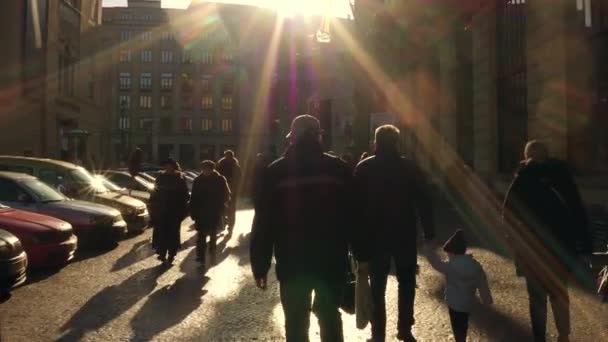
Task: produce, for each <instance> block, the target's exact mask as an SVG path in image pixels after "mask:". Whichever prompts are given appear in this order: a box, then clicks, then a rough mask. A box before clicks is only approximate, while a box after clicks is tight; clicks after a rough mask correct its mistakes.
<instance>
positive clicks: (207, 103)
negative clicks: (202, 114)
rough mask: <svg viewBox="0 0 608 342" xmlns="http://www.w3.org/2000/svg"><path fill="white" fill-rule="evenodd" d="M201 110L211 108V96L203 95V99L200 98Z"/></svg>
mask: <svg viewBox="0 0 608 342" xmlns="http://www.w3.org/2000/svg"><path fill="white" fill-rule="evenodd" d="M201 108H203V109H211V108H213V96H211V95H203V97H202V98H201Z"/></svg>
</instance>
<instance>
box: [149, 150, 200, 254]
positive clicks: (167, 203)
mask: <svg viewBox="0 0 608 342" xmlns="http://www.w3.org/2000/svg"><path fill="white" fill-rule="evenodd" d="M162 165H163V167H164V168H165V172H163V173H162V174H160V175H159V176H158V177H157V178H156V184H155V188H154V189H155V190H154V192H153V193H152V195H151V196H150V215H151V219H152V224H153V226H154V230H153V233H152V247H153V248H154V249H155V250H156V253H157V254H158V260H160V261H162V262H168V264H171V263H172V262H173V259H174V258H175V254H176V253H177V250H178V248H179V246H180V244H181V241H180V227H181V223H182V221H183V220H184V218H186V216H187V215H188V199H189V197H190V195H189V193H188V187H187V186H186V181H185V180H184V178H183V177H182V174H181V171H180V167H179V164H178V163H177V162H176V161H175V160H173V159H171V158H169V159H168V160H167V161H165V162H164V163H163V164H162Z"/></svg>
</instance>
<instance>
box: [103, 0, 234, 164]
mask: <svg viewBox="0 0 608 342" xmlns="http://www.w3.org/2000/svg"><path fill="white" fill-rule="evenodd" d="M103 13H104V16H103V29H102V31H103V44H104V48H105V49H107V50H108V51H112V53H111V56H109V58H111V63H110V64H111V66H112V67H111V69H110V70H109V72H108V73H107V75H108V77H107V80H106V81H107V87H106V91H107V92H108V96H107V108H108V111H109V117H110V124H109V126H110V128H109V131H110V132H111V141H112V160H113V162H114V164H117V163H120V162H124V161H125V160H126V158H128V154H129V151H131V150H132V149H133V148H134V147H135V146H137V147H140V148H141V149H142V150H143V151H144V155H145V158H146V160H147V161H150V162H158V161H160V160H163V159H165V158H167V157H169V156H171V157H173V158H175V159H177V160H179V161H180V162H181V163H182V164H184V166H186V167H189V168H192V167H195V166H196V165H198V161H200V160H204V159H213V160H216V159H217V158H218V157H219V156H220V153H221V152H222V151H223V150H225V149H237V147H238V145H239V143H240V141H239V136H240V131H241V127H240V125H239V122H240V121H239V120H238V118H239V117H240V116H241V114H242V111H241V110H240V108H241V107H240V101H239V98H240V82H241V80H240V77H241V74H242V72H243V70H242V67H241V65H240V58H239V57H240V56H239V55H238V51H239V38H240V37H239V36H238V34H234V32H233V31H230V29H229V27H228V25H229V23H228V22H227V21H226V20H223V19H222V16H221V14H222V13H220V12H219V7H217V6H216V5H215V4H193V5H191V6H190V7H189V8H188V9H185V10H177V9H163V8H161V5H160V1H129V3H128V7H116V8H104V10H103Z"/></svg>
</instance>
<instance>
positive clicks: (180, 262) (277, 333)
mask: <svg viewBox="0 0 608 342" xmlns="http://www.w3.org/2000/svg"><path fill="white" fill-rule="evenodd" d="M252 217H253V212H252V211H251V210H242V211H240V212H239V215H238V219H237V221H238V225H237V227H236V229H235V232H234V234H233V236H232V238H231V239H230V240H229V241H225V239H222V240H220V248H219V249H218V252H219V256H218V258H217V265H216V266H215V267H212V268H210V269H209V271H208V272H207V273H206V274H205V275H203V274H202V273H203V272H201V270H200V269H199V268H198V267H197V264H196V262H195V260H194V259H195V254H194V248H193V247H194V241H195V240H194V233H193V231H192V230H190V228H189V226H190V223H191V222H189V221H186V222H184V224H183V227H182V240H183V241H185V242H184V246H183V248H182V250H181V251H180V253H179V254H178V256H177V258H176V262H175V264H174V266H173V267H172V268H170V269H168V270H165V271H163V268H162V267H159V265H158V264H159V262H158V261H157V260H156V258H155V257H154V256H153V253H152V251H151V249H150V246H149V243H148V241H149V238H150V234H151V232H150V231H148V232H146V233H144V234H142V235H139V236H136V237H133V238H130V239H127V240H125V241H123V242H121V244H120V245H119V246H118V247H117V248H115V249H114V250H112V251H109V252H106V253H103V254H101V255H94V256H84V257H83V256H81V257H80V258H79V260H76V261H75V262H73V263H71V264H70V265H68V266H67V267H65V268H64V269H62V270H61V271H59V272H58V273H56V274H52V275H49V274H46V275H44V274H43V275H41V274H36V275H34V276H33V278H32V280H31V281H30V283H29V284H27V285H25V286H22V287H20V288H18V289H16V290H15V291H14V293H13V298H12V299H11V300H10V301H9V302H8V303H5V304H3V305H1V306H0V315H1V316H0V322H1V324H2V325H1V332H2V341H6V342H12V341H24V342H30V341H52V340H58V341H79V340H82V341H104V342H105V341H150V340H154V341H211V342H215V341H284V338H283V328H282V321H283V318H282V309H281V306H280V304H279V295H278V283H277V282H276V280H275V279H274V274H273V275H272V278H271V281H270V286H269V289H268V290H267V291H266V292H262V291H259V290H257V289H256V288H255V286H254V283H253V280H252V279H251V275H250V266H249V257H248V236H247V234H248V232H249V227H250V223H251V220H252ZM471 252H472V253H473V254H474V255H475V256H476V257H477V258H478V259H479V260H480V261H481V263H482V264H483V266H484V267H485V269H486V271H487V272H488V275H489V280H490V286H491V288H492V290H493V292H494V296H495V302H496V303H495V305H494V306H492V307H487V308H484V307H478V308H476V310H475V312H474V313H473V316H472V324H471V330H470V339H469V340H470V341H528V340H530V337H529V330H530V329H529V322H528V315H527V297H526V293H525V288H524V283H523V281H522V280H521V279H520V278H517V277H515V275H514V272H513V267H512V265H511V262H510V261H509V260H508V259H505V258H503V257H501V256H499V255H497V254H496V253H493V252H491V251H489V250H485V249H479V248H475V249H472V251H471ZM420 265H421V272H420V276H419V280H418V285H419V288H418V291H417V297H416V309H415V310H416V325H415V326H414V335H415V336H416V337H417V338H418V340H419V341H450V340H452V338H451V334H450V326H449V320H448V315H447V309H446V307H445V305H444V303H443V302H442V283H443V281H442V279H441V277H440V276H439V275H438V274H437V273H435V272H434V271H433V270H432V269H430V268H429V267H428V264H427V263H426V261H425V260H424V258H420ZM396 291H397V288H396V282H395V279H394V277H391V280H390V282H389V286H388V294H387V300H388V303H389V304H388V306H389V322H388V329H389V335H390V336H393V334H392V332H393V331H394V330H395V326H396ZM571 293H572V295H573V300H572V316H573V321H574V322H573V335H572V340H573V341H608V324H607V323H608V309H607V307H606V305H602V304H599V303H598V302H597V300H596V299H595V298H594V297H593V296H592V295H589V294H587V293H583V291H581V290H578V289H573V290H571ZM343 318H344V328H345V336H346V341H364V340H365V338H367V337H368V336H369V327H368V328H367V329H366V330H363V331H360V330H357V329H356V328H355V319H354V316H350V315H346V314H345V315H343ZM312 322H313V325H312V327H311V331H310V334H311V340H312V341H318V340H319V337H318V336H319V329H318V325H317V324H316V323H315V320H312ZM549 322H550V323H549V332H550V334H551V335H552V336H553V337H552V338H553V339H554V338H555V337H554V336H555V329H554V325H553V323H552V322H553V320H552V319H550V320H549Z"/></svg>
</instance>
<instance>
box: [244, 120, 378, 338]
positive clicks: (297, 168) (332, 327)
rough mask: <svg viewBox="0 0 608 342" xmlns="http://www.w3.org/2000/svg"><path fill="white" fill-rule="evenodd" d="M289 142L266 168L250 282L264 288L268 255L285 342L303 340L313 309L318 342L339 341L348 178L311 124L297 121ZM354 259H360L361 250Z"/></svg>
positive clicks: (348, 231)
mask: <svg viewBox="0 0 608 342" xmlns="http://www.w3.org/2000/svg"><path fill="white" fill-rule="evenodd" d="M288 139H289V140H290V146H289V147H288V149H287V151H286V153H285V156H284V157H282V158H279V159H278V160H276V161H275V162H273V163H272V164H271V165H270V166H268V168H267V169H266V175H265V177H264V185H263V188H262V193H261V196H262V198H261V200H260V201H259V203H260V206H259V207H258V208H257V212H256V215H258V222H257V224H256V225H255V226H254V227H253V231H252V236H251V266H252V270H253V275H254V277H255V280H256V284H257V286H258V287H259V288H261V289H265V288H266V286H267V283H266V281H267V280H266V279H267V278H266V276H267V273H268V270H269V268H270V264H271V260H272V256H273V252H274V256H275V259H276V272H277V277H278V279H279V282H280V293H281V303H282V306H283V311H284V313H285V330H286V335H287V341H288V342H302V341H304V342H305V341H308V340H309V339H308V328H309V323H310V313H311V309H312V310H313V311H314V312H315V314H316V315H317V317H318V318H319V326H320V328H321V340H322V341H324V342H339V341H343V334H342V320H341V317H340V313H339V311H338V306H339V304H340V302H341V293H342V290H343V288H344V284H345V281H346V279H345V278H346V272H347V267H348V259H347V258H348V248H347V244H348V242H349V240H351V239H353V237H354V236H355V235H354V232H353V225H352V224H351V222H350V220H349V217H351V216H352V208H351V200H352V196H351V193H350V191H351V187H350V186H349V184H350V181H351V176H350V172H349V170H348V167H347V166H346V164H345V163H344V162H343V161H341V160H340V159H339V158H336V157H333V156H330V155H329V154H326V153H323V150H322V145H321V128H320V124H319V121H318V120H317V119H316V118H314V117H312V116H310V115H301V116H298V117H296V118H295V119H294V120H293V122H292V124H291V132H290V133H289V135H288ZM353 240H354V239H353ZM353 242H354V241H353ZM355 245H356V246H360V244H355ZM355 252H356V253H357V256H358V258H359V259H360V260H365V258H366V254H365V253H364V250H361V249H358V248H357V249H356V250H355ZM313 291H314V293H315V304H314V309H313V308H311V306H312V304H311V301H312V298H311V296H312V292H313Z"/></svg>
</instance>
